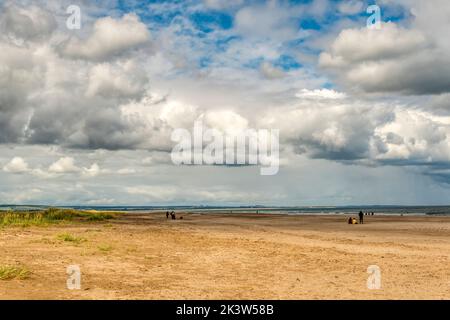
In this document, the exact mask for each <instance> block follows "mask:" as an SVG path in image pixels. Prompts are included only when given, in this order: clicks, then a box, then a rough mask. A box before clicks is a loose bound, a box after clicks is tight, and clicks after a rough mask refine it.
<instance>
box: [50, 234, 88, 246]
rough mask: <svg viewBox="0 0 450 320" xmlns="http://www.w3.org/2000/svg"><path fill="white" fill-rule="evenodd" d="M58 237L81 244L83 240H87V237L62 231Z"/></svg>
mask: <svg viewBox="0 0 450 320" xmlns="http://www.w3.org/2000/svg"><path fill="white" fill-rule="evenodd" d="M56 238H57V239H58V240H61V241H66V242H72V243H75V244H80V243H81V242H84V241H86V239H84V238H81V237H75V236H73V235H71V234H69V233H60V234H58V235H57V236H56Z"/></svg>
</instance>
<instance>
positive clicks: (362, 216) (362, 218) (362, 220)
mask: <svg viewBox="0 0 450 320" xmlns="http://www.w3.org/2000/svg"><path fill="white" fill-rule="evenodd" d="M358 215H359V223H361V224H364V213H363V212H362V211H360V212H359V214H358Z"/></svg>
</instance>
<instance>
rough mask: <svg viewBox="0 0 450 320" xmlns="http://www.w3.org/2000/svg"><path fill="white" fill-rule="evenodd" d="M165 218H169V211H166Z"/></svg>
mask: <svg viewBox="0 0 450 320" xmlns="http://www.w3.org/2000/svg"><path fill="white" fill-rule="evenodd" d="M166 219H169V211H166Z"/></svg>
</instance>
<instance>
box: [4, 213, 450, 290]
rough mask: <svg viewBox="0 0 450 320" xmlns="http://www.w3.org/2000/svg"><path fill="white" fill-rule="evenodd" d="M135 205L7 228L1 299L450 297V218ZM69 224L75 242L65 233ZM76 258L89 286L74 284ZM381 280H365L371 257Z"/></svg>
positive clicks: (85, 283) (86, 284) (83, 280)
mask: <svg viewBox="0 0 450 320" xmlns="http://www.w3.org/2000/svg"><path fill="white" fill-rule="evenodd" d="M183 216H184V219H183V220H176V221H172V220H166V218H165V214H163V213H155V214H126V215H124V216H123V217H121V218H119V219H116V220H114V221H108V222H99V223H76V224H67V225H54V226H50V227H30V228H17V227H16V228H11V227H7V228H2V229H1V228H0V249H1V256H0V265H21V266H25V267H27V268H28V269H29V270H30V271H31V276H30V278H29V279H25V280H3V281H0V298H1V299H450V218H446V217H383V216H375V217H366V222H367V223H366V224H364V225H348V224H346V217H344V216H268V215H230V214H227V215H225V214H202V215H200V214H190V215H188V214H184V215H183ZM61 233H70V234H72V235H74V236H78V237H81V238H84V239H85V241H83V242H81V243H79V244H76V243H70V242H65V241H62V240H59V239H58V238H57V235H58V234H61ZM74 264H75V265H79V266H80V268H81V272H82V284H81V290H68V289H67V288H66V280H67V274H66V267H67V266H68V265H74ZM369 265H378V266H379V267H380V269H381V276H382V278H381V280H382V281H381V285H382V287H381V289H379V290H369V289H368V288H367V284H366V282H367V278H368V276H369V274H368V273H367V267H368V266H369Z"/></svg>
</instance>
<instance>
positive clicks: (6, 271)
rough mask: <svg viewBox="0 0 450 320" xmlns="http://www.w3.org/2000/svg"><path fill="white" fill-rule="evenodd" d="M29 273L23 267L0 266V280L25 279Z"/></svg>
mask: <svg viewBox="0 0 450 320" xmlns="http://www.w3.org/2000/svg"><path fill="white" fill-rule="evenodd" d="M29 276H30V271H28V270H27V269H26V268H23V267H15V266H3V265H0V280H12V279H19V280H23V279H27V278H28V277H29Z"/></svg>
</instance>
